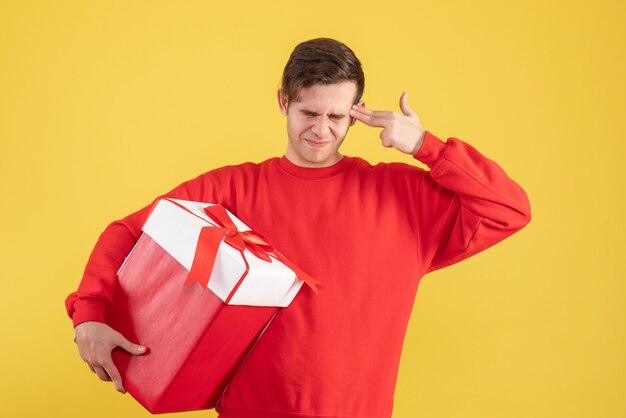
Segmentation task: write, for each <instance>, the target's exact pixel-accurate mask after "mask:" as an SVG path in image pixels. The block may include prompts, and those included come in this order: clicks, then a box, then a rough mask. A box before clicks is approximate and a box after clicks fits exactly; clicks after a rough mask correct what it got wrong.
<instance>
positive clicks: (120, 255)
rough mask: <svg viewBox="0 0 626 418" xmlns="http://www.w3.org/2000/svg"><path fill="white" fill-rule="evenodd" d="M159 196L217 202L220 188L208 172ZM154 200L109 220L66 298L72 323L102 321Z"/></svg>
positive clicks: (108, 309)
mask: <svg viewBox="0 0 626 418" xmlns="http://www.w3.org/2000/svg"><path fill="white" fill-rule="evenodd" d="M160 197H171V198H175V199H186V200H195V201H201V202H208V203H220V199H219V190H218V188H217V186H216V183H215V180H214V179H213V176H212V175H211V174H210V173H205V174H202V175H200V176H198V177H196V178H195V179H192V180H189V181H187V182H185V183H182V184H180V185H179V186H177V187H176V188H174V189H173V190H171V191H170V192H168V193H166V194H164V195H162V196H159V197H158V198H157V199H159V198H160ZM157 199H155V200H154V201H153V202H152V203H151V204H150V205H148V206H146V207H144V208H142V209H140V210H138V211H137V212H134V213H132V214H130V215H128V216H126V217H125V218H122V219H120V220H117V221H114V222H112V223H111V224H110V225H109V226H107V228H106V229H105V230H104V232H102V234H101V235H100V238H99V239H98V241H97V242H96V245H95V247H94V249H93V251H92V253H91V255H90V257H89V260H88V261H87V265H86V267H85V271H84V273H83V278H82V280H81V282H80V284H79V286H78V290H77V291H76V292H73V293H71V294H70V295H69V296H68V297H67V298H66V300H65V308H66V310H67V314H68V315H69V316H70V318H72V322H73V323H74V326H76V325H78V324H80V323H81V322H85V321H98V322H104V317H105V315H106V314H107V313H108V312H109V311H110V309H111V301H112V298H113V292H114V291H115V287H116V286H117V271H118V270H119V268H120V266H121V265H122V263H123V262H124V260H125V259H126V256H127V255H128V254H129V253H130V250H132V248H133V247H134V246H135V243H136V242H137V240H138V239H139V237H140V236H141V227H142V226H143V223H144V221H145V219H146V217H147V216H148V213H149V212H150V209H151V208H152V205H153V204H154V202H156V200H157Z"/></svg>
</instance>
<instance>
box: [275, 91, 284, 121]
mask: <svg viewBox="0 0 626 418" xmlns="http://www.w3.org/2000/svg"><path fill="white" fill-rule="evenodd" d="M276 98H277V99H278V107H279V108H280V113H282V114H283V116H287V97H285V95H284V94H283V89H282V88H279V89H278V91H277V92H276Z"/></svg>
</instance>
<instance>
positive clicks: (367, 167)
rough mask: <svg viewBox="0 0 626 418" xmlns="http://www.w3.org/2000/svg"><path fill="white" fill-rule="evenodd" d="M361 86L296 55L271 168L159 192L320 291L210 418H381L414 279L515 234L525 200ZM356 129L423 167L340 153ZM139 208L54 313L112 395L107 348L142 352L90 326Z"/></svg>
mask: <svg viewBox="0 0 626 418" xmlns="http://www.w3.org/2000/svg"><path fill="white" fill-rule="evenodd" d="M363 87H364V76H363V71H362V69H361V64H360V62H359V60H358V59H357V58H356V57H355V56H354V54H353V52H352V51H351V50H350V49H349V48H348V47H347V46H345V45H344V44H342V43H340V42H337V41H335V40H332V39H328V38H318V39H313V40H310V41H307V42H303V43H301V44H299V45H298V46H297V47H296V48H295V49H294V51H293V52H292V54H291V56H290V58H289V61H288V63H287V65H286V67H285V71H284V74H283V81H282V86H281V88H280V89H279V91H278V104H279V107H280V111H281V112H282V114H283V115H285V116H286V117H287V136H288V143H287V151H286V153H285V155H284V156H283V157H276V158H271V159H269V160H266V161H263V162H261V163H258V164H254V163H244V164H241V165H236V166H226V167H222V168H218V169H214V170H211V171H209V172H207V173H205V174H202V175H200V176H198V177H197V178H195V179H192V180H190V181H187V182H185V183H183V184H181V185H180V186H178V187H176V188H175V189H174V190H172V191H171V192H169V193H167V194H165V195H164V196H169V197H174V198H180V199H187V200H196V201H204V202H212V203H221V204H222V205H223V206H225V207H226V208H227V209H228V210H230V211H231V212H233V213H234V214H235V215H236V216H238V217H240V218H241V219H242V220H244V221H245V222H246V223H247V224H248V225H249V226H250V227H251V228H252V229H253V230H255V231H258V232H260V233H262V234H264V235H266V236H267V237H268V238H269V239H270V240H271V241H272V243H273V244H274V245H275V246H276V248H278V249H280V251H281V252H282V253H283V254H285V255H286V256H287V257H288V258H290V259H291V260H292V261H293V262H294V263H295V264H297V265H298V266H299V267H300V268H302V269H303V270H304V271H306V272H307V273H309V274H310V275H312V276H313V277H315V278H317V279H318V280H319V281H320V282H321V286H320V290H319V294H317V295H315V294H314V293H313V292H312V291H311V290H310V289H309V288H308V287H306V286H305V287H303V288H302V290H301V291H300V293H299V294H298V297H297V298H296V299H295V300H294V301H293V302H292V304H291V305H290V306H289V308H287V309H282V310H280V311H279V312H278V314H277V315H276V316H275V318H274V320H273V321H272V323H271V326H270V327H268V329H267V330H266V332H265V333H264V334H263V337H262V338H261V339H260V340H259V341H258V343H257V344H256V346H255V348H254V350H253V351H252V352H251V353H250V355H249V356H248V357H247V358H246V360H245V361H244V363H243V364H242V365H241V367H240V368H239V370H238V371H237V374H236V375H235V377H234V379H233V380H232V382H231V383H230V385H229V387H228V388H227V390H226V391H225V393H224V394H223V396H222V398H221V400H220V402H219V404H218V406H217V407H216V410H217V411H218V412H219V413H220V417H223V418H240V417H252V418H265V417H272V418H281V417H285V418H287V417H293V418H295V417H299V418H305V417H326V418H329V417H343V418H346V417H355V418H356V417H381V418H387V417H390V416H391V412H392V404H393V393H394V389H395V384H396V377H397V372H398V363H399V360H400V353H401V349H402V343H403V339H404V335H405V331H406V327H407V323H408V320H409V316H410V313H411V309H412V306H413V302H414V299H415V296H416V291H417V288H418V285H419V282H420V279H421V278H422V277H423V275H424V274H426V273H428V272H431V271H433V270H436V269H439V268H442V267H445V266H448V265H450V264H453V263H457V262H459V261H461V260H463V259H465V258H467V257H470V256H471V255H473V254H476V253H478V252H480V251H482V250H484V249H486V248H488V247H490V246H492V245H494V244H495V243H497V242H499V241H501V240H503V239H505V238H506V237H508V236H510V235H511V234H513V233H515V232H516V231H518V230H520V229H521V228H523V227H524V225H526V224H527V223H528V222H529V221H530V207H529V202H528V198H527V196H526V193H525V192H524V190H522V188H521V187H520V186H519V185H517V184H516V183H515V182H514V181H513V180H511V179H510V178H509V177H508V176H507V175H506V173H505V172H504V171H503V170H502V169H501V168H500V167H499V166H498V165H497V164H496V163H495V162H493V161H491V160H489V159H488V158H486V157H484V156H483V155H482V154H480V153H479V152H478V151H477V150H476V149H475V148H473V147H472V146H470V145H469V144H467V143H466V142H463V141H461V140H460V139H457V138H448V139H447V141H446V142H444V141H442V140H440V139H439V138H438V137H436V136H434V135H433V134H432V133H430V132H428V131H425V130H424V129H423V128H422V126H421V125H420V122H419V119H418V117H417V115H416V114H415V113H414V112H413V110H411V108H410V107H409V105H408V102H407V95H406V93H403V94H402V96H401V97H400V108H401V110H402V114H400V113H394V112H385V111H374V110H371V109H369V108H367V107H365V103H364V102H363V101H362V100H361V97H362V94H363ZM357 120H358V121H360V122H362V123H365V124H366V125H369V126H372V127H375V128H382V131H381V133H380V138H381V140H382V145H383V146H385V147H393V148H396V149H397V150H398V151H399V152H403V153H407V154H410V155H412V156H413V157H414V158H415V159H417V160H419V161H421V162H423V163H425V164H426V165H427V166H428V167H429V168H430V170H429V171H427V170H423V169H421V168H419V167H417V166H412V165H408V164H403V163H391V164H385V163H380V164H376V165H374V166H373V165H371V164H369V163H368V162H367V161H365V160H363V159H361V158H358V157H349V156H343V155H341V154H340V153H339V147H340V145H341V143H342V142H343V140H344V138H345V137H346V135H347V133H348V130H349V128H350V126H352V125H354V123H355V122H356V121H357ZM148 210H149V206H148V207H146V208H143V209H141V210H140V211H138V212H136V213H133V214H131V215H129V216H127V217H126V218H123V219H121V220H119V221H116V222H113V223H112V224H111V225H109V226H108V227H107V228H106V230H105V231H104V232H103V233H102V235H101V237H100V239H99V240H98V242H97V244H96V246H95V248H94V250H93V253H92V255H91V257H90V259H89V261H88V263H87V266H86V269H85V273H84V276H83V279H82V281H81V283H80V286H79V288H78V291H77V292H74V293H72V294H71V295H70V296H69V297H68V298H67V300H66V306H67V310H68V314H69V315H70V317H72V319H73V323H74V326H75V329H76V342H77V345H78V350H79V352H80V355H81V357H82V358H83V359H84V360H85V361H86V362H87V364H88V366H89V367H90V368H91V370H92V371H94V372H95V373H96V374H97V375H98V377H99V378H100V379H102V380H112V381H113V382H114V384H115V387H116V389H118V390H119V391H122V392H123V391H124V388H123V386H122V382H121V379H120V376H119V373H118V372H117V369H116V368H115V366H114V364H113V362H112V361H111V350H112V349H113V348H114V347H116V346H120V347H122V348H123V349H125V350H127V351H128V352H130V353H132V354H137V355H140V354H142V353H144V352H145V348H144V347H142V346H139V345H136V344H134V343H131V342H129V341H128V340H126V339H125V338H124V336H122V335H120V334H119V333H117V332H116V331H114V330H112V329H111V328H109V327H108V326H107V325H105V324H104V323H103V322H104V317H105V315H106V313H107V312H108V311H109V310H110V308H111V299H112V295H113V292H114V290H115V286H116V272H117V270H118V268H119V267H120V265H121V264H122V262H123V261H124V258H125V257H126V256H127V255H128V253H129V251H130V250H131V248H132V247H133V245H134V244H135V242H136V241H137V239H138V238H139V236H140V234H141V230H140V228H141V225H142V223H143V221H144V219H145V217H146V216H147V213H148ZM138 343H141V342H140V341H139V342H138Z"/></svg>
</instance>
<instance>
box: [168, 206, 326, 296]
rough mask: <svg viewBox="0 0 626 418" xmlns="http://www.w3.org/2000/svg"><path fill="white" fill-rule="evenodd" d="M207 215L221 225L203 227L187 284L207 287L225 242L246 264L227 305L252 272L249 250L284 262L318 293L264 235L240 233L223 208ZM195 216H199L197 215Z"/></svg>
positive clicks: (211, 209)
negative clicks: (248, 258) (246, 252)
mask: <svg viewBox="0 0 626 418" xmlns="http://www.w3.org/2000/svg"><path fill="white" fill-rule="evenodd" d="M166 200H167V201H169V202H171V203H173V204H175V205H176V206H178V207H180V208H182V209H184V210H185V211H187V212H189V213H192V212H191V211H189V210H188V209H187V208H186V207H184V206H182V205H180V204H178V203H177V202H174V201H172V200H170V199H166ZM204 212H205V213H206V214H207V215H208V216H209V217H210V218H211V219H212V220H213V221H214V222H215V223H216V224H217V225H218V226H213V225H209V226H205V227H202V229H201V230H200V237H199V238H198V243H197V246H196V252H195V254H194V258H193V263H192V264H191V270H190V271H189V275H188V276H187V279H186V280H185V285H188V284H191V283H198V284H200V285H201V286H202V287H207V285H208V283H209V279H210V277H211V272H212V271H213V266H214V265H215V258H216V256H217V250H218V248H219V246H220V243H221V242H222V241H224V242H225V243H226V244H228V245H230V246H231V247H233V248H235V249H236V250H238V251H239V252H240V253H241V257H242V258H243V261H244V263H245V265H246V269H245V271H244V273H243V274H242V275H241V277H240V278H239V280H238V282H237V284H236V285H235V286H234V287H233V290H232V291H231V292H230V294H229V295H228V298H226V301H225V302H226V303H229V302H230V299H231V298H232V297H233V296H234V294H235V292H236V291H237V289H238V288H239V286H240V285H241V283H242V282H243V280H244V279H245V277H246V276H247V275H248V272H249V271H250V266H249V264H248V260H247V259H246V256H245V254H244V251H245V250H246V249H247V250H248V251H250V252H251V253H252V254H254V255H255V256H256V257H258V258H260V259H261V260H264V261H267V262H269V263H271V262H272V258H271V257H270V256H272V257H274V258H275V259H277V260H279V261H281V262H282V263H283V264H285V265H286V266H287V267H289V268H290V269H291V270H293V271H294V272H295V273H296V276H298V278H300V279H301V280H302V281H304V282H305V283H306V284H307V285H308V286H309V287H310V288H311V289H312V290H313V291H314V292H315V293H317V285H318V283H317V281H316V280H315V279H314V278H313V277H311V276H309V275H308V274H306V273H305V272H303V271H302V270H301V269H300V268H298V267H297V266H295V265H294V264H293V263H292V262H291V261H289V260H288V259H287V258H286V257H285V256H284V255H283V254H281V253H280V252H279V251H278V250H276V248H274V246H273V245H272V244H271V243H270V242H269V240H268V239H267V238H265V237H264V236H263V235H261V234H259V233H258V232H254V231H243V232H240V231H239V230H238V229H237V226H236V225H235V223H234V222H233V221H232V219H231V218H230V216H228V213H227V212H226V209H224V207H223V206H222V205H212V206H208V207H206V208H205V209H204ZM192 214H193V213H192ZM194 216H196V215H195V214H194Z"/></svg>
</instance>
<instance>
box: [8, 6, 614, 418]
mask: <svg viewBox="0 0 626 418" xmlns="http://www.w3.org/2000/svg"><path fill="white" fill-rule="evenodd" d="M0 4H1V6H0V141H1V142H0V145H1V149H0V180H1V182H2V183H1V188H2V189H1V190H2V205H1V209H0V210H1V217H0V223H1V224H0V227H1V229H0V234H1V238H0V240H1V241H0V243H1V244H0V257H1V260H0V268H1V271H2V273H1V276H2V283H1V285H2V287H1V289H0V295H1V300H0V318H2V319H1V321H2V322H1V323H2V333H1V335H2V344H1V348H0V362H1V363H0V373H1V374H2V380H1V382H2V383H0V385H1V386H0V415H2V416H6V417H34V416H59V417H61V416H62V417H84V416H90V417H109V416H124V417H145V416H149V414H148V413H147V412H145V411H144V410H143V409H142V407H141V406H140V405H139V404H137V403H136V402H135V401H134V400H133V399H132V398H131V397H130V395H126V396H122V395H120V394H118V393H117V392H115V391H114V390H113V387H112V385H111V384H110V383H103V382H101V381H99V380H98V379H97V378H96V376H95V375H93V374H92V373H91V372H90V371H89V370H88V369H87V367H86V366H85V364H84V363H83V362H82V361H81V360H80V358H79V356H78V353H77V350H76V347H75V345H74V343H73V342H72V338H73V329H72V327H71V323H70V320H69V318H67V317H66V314H65V311H64V306H63V301H64V299H65V297H66V296H67V294H68V293H70V292H71V291H73V290H74V289H75V288H76V287H77V285H78V282H79V280H80V278H81V274H82V269H83V267H84V265H85V262H86V260H87V257H88V255H89V253H90V251H91V249H92V246H93V244H94V243H95V241H96V239H97V237H98V235H99V233H100V232H101V231H102V230H103V229H104V227H105V226H106V225H107V224H108V223H109V222H110V221H111V220H113V219H116V218H119V217H121V216H123V215H125V214H127V213H129V212H131V211H134V210H135V209H137V208H139V207H141V206H143V205H145V204H147V203H149V202H150V201H151V200H152V198H153V197H155V196H156V195H157V194H160V193H162V192H164V191H167V190H169V189H171V188H172V187H174V186H175V185H177V184H178V183H180V182H182V181H184V180H186V179H189V178H191V177H194V176H196V175H198V174H200V173H202V172H204V171H207V170H209V169H211V168H215V167H219V166H222V165H225V164H230V163H239V162H243V161H256V162H258V161H261V160H264V159H266V158H268V157H272V156H276V155H282V154H283V153H284V151H285V145H286V132H285V119H284V118H283V117H282V116H281V115H280V113H279V111H278V107H277V104H276V99H275V92H276V89H277V88H278V86H279V81H280V75H281V73H282V69H283V67H284V65H285V63H286V60H287V58H288V56H289V53H290V52H291V51H292V49H293V48H294V47H295V45H296V44H297V43H299V42H301V41H304V40H307V39H311V38H314V37H318V36H329V37H333V38H336V39H339V40H341V41H343V42H345V43H347V44H348V45H349V46H350V47H351V48H352V49H353V50H354V51H355V53H356V54H357V56H358V57H359V58H360V60H361V61H362V63H363V67H364V70H365V75H366V87H365V95H364V99H365V102H366V104H367V105H368V106H369V107H371V108H374V109H379V110H394V111H399V106H398V99H399V97H400V94H401V93H402V91H404V90H407V91H408V92H409V96H408V98H409V104H410V105H411V106H412V107H413V109H414V110H415V111H416V112H417V114H418V115H419V117H420V120H421V122H422V124H423V126H424V128H425V129H428V130H430V131H431V132H433V133H434V134H435V135H437V136H439V137H441V138H442V139H444V140H445V139H446V138H447V137H450V136H455V137H458V138H461V139H463V140H465V141H467V142H469V143H471V144H472V145H474V146H475V147H476V148H478V149H479V150H480V151H481V152H483V154H485V155H486V156H488V157H490V158H492V159H494V160H495V161H497V162H498V163H499V164H500V165H501V166H502V167H503V168H504V169H505V170H506V172H507V173H508V174H509V175H510V176H511V177H512V178H513V179H515V180H516V181H517V182H518V183H519V184H520V185H522V187H524V188H525V190H526V191H527V192H528V195H529V197H530V201H531V207H532V215H533V218H532V221H531V223H530V224H529V225H528V226H527V227H526V228H525V229H523V230H522V231H521V232H519V233H517V234H516V235H514V236H512V237H511V238H509V239H508V240H506V241H504V242H502V243H501V244H499V245H497V246H495V247H493V248H492V249H490V250H488V251H486V252H484V253H481V254H479V255H477V256H475V257H473V258H471V259H469V260H466V261H464V262H462V263H459V264H457V265H455V266H452V267H450V268H447V269H445V270H442V271H438V272H435V273H433V274H431V275H429V276H426V277H425V278H424V280H423V281H422V284H421V286H420V289H419V292H418V295H417V300H416V304H415V308H414V311H413V315H412V319H411V323H410V326H409V329H408V331H407V339H406V343H405V346H404V351H403V356H402V363H401V368H400V372H399V378H398V384H397V390H396V396H395V409H394V417H400V418H404V417H407V418H409V417H429V418H436V417H442V418H443V417H446V418H448V417H450V418H452V417H481V418H483V417H484V418H488V417H525V418H526V417H568V418H575V417H602V418H611V417H615V418H617V417H625V416H626V401H625V400H624V399H625V398H624V395H625V393H626V321H625V319H626V307H625V303H624V297H625V296H626V284H625V282H626V268H625V267H624V262H625V260H624V258H625V255H626V246H625V245H624V234H625V232H626V228H625V226H626V222H625V220H624V214H626V210H625V209H626V208H625V202H626V190H625V189H626V187H625V184H624V180H625V179H626V175H625V174H626V173H625V169H624V166H625V165H626V162H625V161H624V157H625V155H624V151H625V150H626V147H625V145H624V142H625V140H624V128H623V122H621V121H623V117H624V114H625V110H626V109H625V102H624V97H625V93H626V92H625V83H624V74H625V71H624V70H625V63H626V60H625V56H624V55H625V48H624V44H625V41H626V39H625V38H626V37H625V29H624V22H625V21H626V19H625V17H626V16H625V15H626V13H625V11H624V6H623V2H620V1H594V2H586V3H583V2H570V1H548V2H545V1H538V0H533V1H524V2H522V1H518V2H496V1H491V2H490V1H485V0H477V1H472V2H465V1H451V0H439V1H431V0H429V1H401V2H397V1H387V2H379V1H376V2H368V1H359V2H336V1H315V2H293V1H273V2H269V3H266V2H252V1H248V2H233V3H230V2H223V1H222V2H217V1H215V2H214V1H205V2H202V1H183V2H175V1H171V2H165V1H74V2H72V1H40V2H34V1H21V0H20V1H18V0H14V1H12V2H8V1H2V2H1V3H0ZM378 134H379V130H376V129H373V128H368V127H366V126H363V125H360V124H357V126H355V127H354V128H353V129H352V130H351V132H350V134H349V135H348V138H347V140H346V143H345V145H344V147H343V148H342V151H343V152H344V153H345V154H348V155H359V156H362V157H365V158H367V159H369V160H370V161H372V162H376V161H404V162H409V163H414V162H413V161H412V159H411V157H409V156H406V155H403V154H401V153H399V152H397V151H394V150H390V149H385V148H383V147H382V146H381V145H380V141H379V138H378ZM416 164H417V163H416ZM364 343H367V342H364ZM188 416H205V417H207V416H208V417H211V416H215V414H214V412H212V411H211V412H206V411H205V412H194V413H190V414H188Z"/></svg>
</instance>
